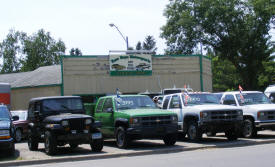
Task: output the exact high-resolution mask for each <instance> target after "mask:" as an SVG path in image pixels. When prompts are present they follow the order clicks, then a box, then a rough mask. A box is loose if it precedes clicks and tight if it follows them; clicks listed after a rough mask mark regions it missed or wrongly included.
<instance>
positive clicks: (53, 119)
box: [44, 113, 92, 122]
mask: <svg viewBox="0 0 275 167" xmlns="http://www.w3.org/2000/svg"><path fill="white" fill-rule="evenodd" d="M77 118H92V117H91V116H89V115H84V114H69V113H66V114H59V115H51V116H48V117H46V118H45V119H44V122H59V121H62V120H67V119H77Z"/></svg>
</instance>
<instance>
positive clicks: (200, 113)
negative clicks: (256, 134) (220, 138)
mask: <svg viewBox="0 0 275 167" xmlns="http://www.w3.org/2000/svg"><path fill="white" fill-rule="evenodd" d="M163 101H164V102H163V109H167V110H169V111H172V112H174V113H177V115H178V130H179V132H180V133H181V134H183V136H184V137H185V136H186V134H187V136H188V138H189V139H190V140H194V141H199V140H200V139H201V138H202V134H203V133H208V134H209V133H211V134H212V135H215V134H216V133H217V132H225V135H226V137H227V138H228V140H237V138H238V134H239V132H240V127H241V123H242V120H243V115H242V110H241V109H239V108H237V107H234V106H225V105H221V104H220V102H219V100H218V98H217V97H216V96H215V95H214V94H212V93H188V94H186V93H176V94H171V95H166V96H164V100H163Z"/></svg>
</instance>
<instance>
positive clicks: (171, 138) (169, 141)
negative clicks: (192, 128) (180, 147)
mask: <svg viewBox="0 0 275 167" xmlns="http://www.w3.org/2000/svg"><path fill="white" fill-rule="evenodd" d="M163 141H164V144H165V145H167V146H173V145H175V143H176V142H177V134H169V135H166V136H164V138H163Z"/></svg>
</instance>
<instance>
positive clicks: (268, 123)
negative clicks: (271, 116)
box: [255, 120, 275, 129]
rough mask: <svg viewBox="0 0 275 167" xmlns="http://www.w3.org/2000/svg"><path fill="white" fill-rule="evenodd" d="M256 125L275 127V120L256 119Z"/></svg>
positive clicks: (258, 126) (259, 126)
mask: <svg viewBox="0 0 275 167" xmlns="http://www.w3.org/2000/svg"><path fill="white" fill-rule="evenodd" d="M255 127H257V128H266V129H268V128H271V129H272V128H275V120H270V121H255Z"/></svg>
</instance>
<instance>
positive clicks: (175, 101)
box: [169, 95, 181, 109]
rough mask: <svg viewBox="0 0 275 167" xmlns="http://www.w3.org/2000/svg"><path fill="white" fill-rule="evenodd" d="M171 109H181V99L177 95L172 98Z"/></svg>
mask: <svg viewBox="0 0 275 167" xmlns="http://www.w3.org/2000/svg"><path fill="white" fill-rule="evenodd" d="M169 108H173V109H174V108H181V102H180V97H179V96H177V95H174V96H172V99H171V102H170V105H169Z"/></svg>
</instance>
